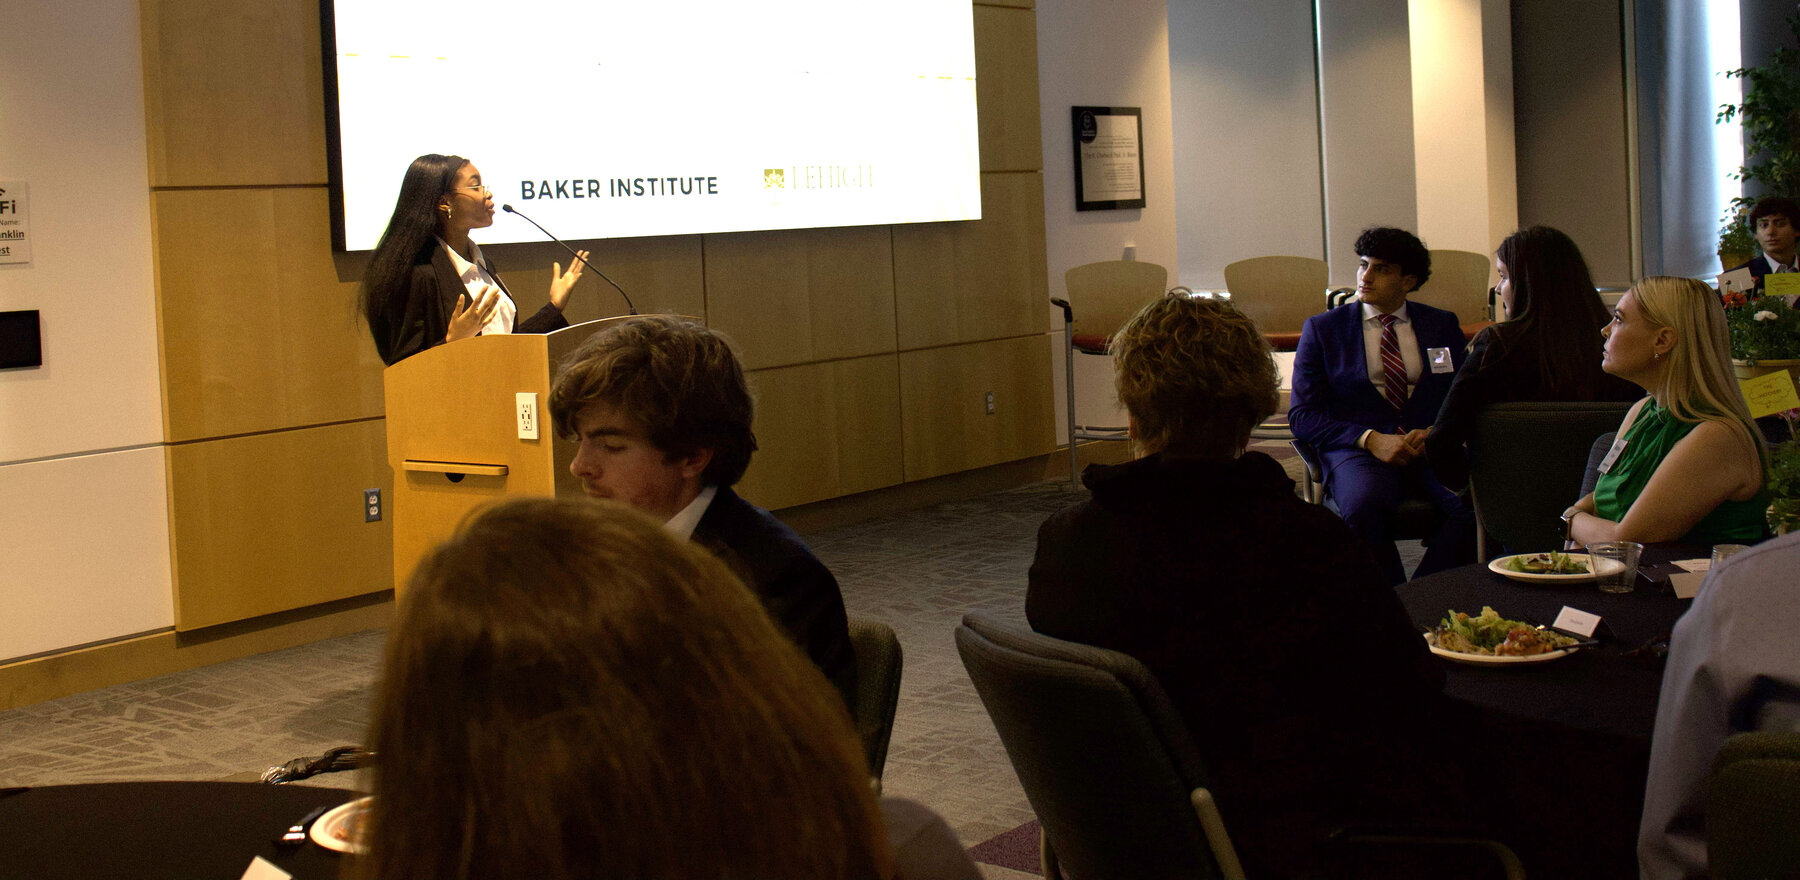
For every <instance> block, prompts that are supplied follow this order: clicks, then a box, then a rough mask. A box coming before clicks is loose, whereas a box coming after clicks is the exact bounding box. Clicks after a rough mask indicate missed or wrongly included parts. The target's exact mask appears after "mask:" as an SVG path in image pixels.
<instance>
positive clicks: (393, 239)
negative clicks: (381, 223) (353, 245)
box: [362, 153, 469, 328]
mask: <svg viewBox="0 0 1800 880" xmlns="http://www.w3.org/2000/svg"><path fill="white" fill-rule="evenodd" d="M467 164H469V160H467V159H464V158H463V157H461V156H444V155H440V154H438V153H426V154H425V155H423V156H420V157H419V158H417V159H414V160H412V164H411V165H409V166H407V168H406V177H405V178H403V179H402V180H401V181H400V197H399V198H397V199H395V200H394V214H393V216H391V217H389V218H388V223H387V229H385V230H383V231H382V233H381V242H380V243H378V244H376V245H375V252H374V253H373V254H371V255H370V256H369V268H368V269H366V270H364V271H363V281H362V313H363V317H364V318H366V319H367V320H368V322H369V326H370V327H371V328H379V327H382V326H384V322H385V321H386V318H385V317H384V316H385V315H387V313H388V309H389V305H388V304H389V303H390V302H391V301H392V300H393V298H394V297H396V296H405V295H406V289H407V283H408V278H409V276H410V275H411V273H412V267H413V265H414V264H415V263H417V262H419V258H420V256H421V255H422V254H424V253H425V252H426V251H428V250H430V249H431V247H432V245H433V244H435V243H436V241H435V238H436V236H437V235H438V233H439V231H440V230H442V229H443V225H444V220H443V217H442V216H441V215H440V214H439V212H438V203H439V202H440V201H442V200H443V198H444V195H445V194H446V193H448V192H450V185H451V184H452V183H455V182H456V172H458V171H461V170H462V167H463V166H464V165H467Z"/></svg>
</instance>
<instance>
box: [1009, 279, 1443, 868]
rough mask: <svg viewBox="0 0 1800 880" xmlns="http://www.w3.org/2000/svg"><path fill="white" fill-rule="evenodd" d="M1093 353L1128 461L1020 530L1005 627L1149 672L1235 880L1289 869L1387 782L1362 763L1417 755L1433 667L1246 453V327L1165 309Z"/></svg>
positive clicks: (1261, 361)
mask: <svg viewBox="0 0 1800 880" xmlns="http://www.w3.org/2000/svg"><path fill="white" fill-rule="evenodd" d="M1112 355H1113V359H1114V362H1115V364H1116V365H1117V368H1118V392H1119V399H1120V401H1121V402H1123V403H1124V405H1125V410H1126V413H1127V415H1128V417H1129V419H1130V422H1129V424H1130V431H1131V437H1132V440H1133V447H1134V452H1135V454H1136V456H1137V457H1136V459H1135V460H1133V461H1131V462H1129V463H1126V464H1122V465H1117V466H1102V465H1094V466H1091V467H1089V468H1088V469H1087V471H1086V473H1085V474H1084V476H1083V481H1084V482H1085V483H1086V484H1087V486H1088V488H1089V489H1091V490H1092V491H1093V497H1092V498H1090V499H1088V500H1086V501H1082V502H1080V503H1078V504H1076V505H1075V506H1073V507H1071V508H1069V509H1068V510H1065V511H1062V512H1061V513H1058V514H1056V515H1055V516H1053V517H1051V518H1050V519H1049V520H1048V521H1046V522H1045V523H1044V524H1043V525H1042V527H1040V528H1039V529H1038V543H1037V556H1036V559H1035V560H1034V561H1033V562H1032V565H1031V573H1030V579H1029V583H1028V586H1027V588H1026V593H1025V614H1026V617H1027V619H1028V620H1029V621H1030V623H1031V626H1032V627H1033V628H1034V629H1036V630H1037V631H1039V632H1042V633H1044V634H1046V635H1050V636H1055V637H1057V638H1062V639H1067V640H1070V641H1074V642H1081V643H1084V644H1089V645H1097V646H1099V647H1103V648H1110V649H1113V650H1116V651H1122V652H1124V653H1126V654H1130V655H1131V656H1133V657H1136V658H1137V659H1139V660H1141V661H1143V663H1144V664H1145V665H1146V666H1148V667H1149V668H1150V671H1151V672H1152V673H1154V674H1155V676H1156V678H1157V680H1158V681H1159V682H1160V683H1161V684H1162V686H1163V689H1164V690H1165V691H1167V692H1168V694H1169V696H1170V697H1171V699H1172V700H1173V701H1174V704H1175V708H1176V709H1177V710H1178V711H1179V712H1180V714H1181V716H1182V718H1183V719H1184V720H1185V721H1186V722H1187V725H1188V730H1189V732H1190V733H1192V734H1193V735H1194V738H1195V740H1196V742H1197V744H1198V745H1199V746H1200V750H1201V754H1202V757H1203V758H1204V759H1205V761H1206V766H1207V769H1208V771H1209V772H1211V773H1212V774H1213V776H1214V781H1215V785H1214V791H1215V793H1216V794H1217V796H1218V798H1219V804H1220V809H1221V810H1222V811H1223V812H1224V813H1225V815H1226V816H1229V817H1231V818H1230V819H1229V821H1230V823H1231V834H1232V837H1233V839H1234V840H1236V841H1237V842H1238V843H1239V845H1240V852H1241V853H1242V854H1243V856H1244V864H1245V866H1246V869H1247V870H1248V871H1249V873H1250V876H1265V875H1271V874H1277V873H1283V872H1286V871H1288V870H1289V869H1292V868H1295V867H1296V863H1295V861H1294V860H1295V859H1304V858H1307V857H1308V855H1309V854H1308V853H1307V852H1306V847H1304V846H1301V845H1298V843H1297V842H1298V841H1303V840H1304V839H1305V834H1304V831H1305V830H1306V829H1307V828H1311V827H1314V826H1315V825H1319V824H1326V823H1327V817H1329V816H1331V815H1333V814H1334V813H1335V812H1336V811H1337V810H1338V809H1340V808H1344V807H1348V806H1350V805H1353V804H1361V803H1365V802H1366V800H1367V797H1368V796H1371V793H1370V792H1366V791H1364V790H1362V789H1360V788H1359V785H1360V784H1361V783H1362V782H1365V781H1367V780H1369V779H1373V778H1377V777H1380V778H1383V779H1384V784H1391V782H1392V777H1393V776H1394V775H1395V774H1394V773H1390V772H1386V771H1385V769H1384V770H1371V769H1370V768H1371V766H1373V765H1371V764H1370V762H1371V761H1373V762H1378V763H1379V762H1382V761H1386V760H1389V759H1391V758H1392V756H1395V755H1401V754H1419V753H1420V750H1419V749H1414V748H1410V747H1408V746H1405V745H1402V743H1407V742H1410V734H1409V733H1408V731H1407V730H1406V727H1407V725H1409V724H1411V725H1412V729H1413V730H1415V731H1417V730H1424V729H1427V728H1429V727H1430V725H1428V724H1415V723H1414V720H1415V719H1417V718H1418V716H1419V713H1420V712H1422V711H1424V707H1425V706H1426V705H1427V704H1428V703H1429V702H1430V700H1431V698H1432V697H1433V696H1434V695H1435V694H1436V693H1437V692H1438V691H1439V690H1440V689H1441V688H1442V686H1443V671H1442V670H1441V669H1440V668H1438V666H1437V665H1436V663H1435V661H1434V659H1433V658H1432V657H1431V655H1430V654H1429V653H1428V652H1427V651H1426V648H1425V644H1424V642H1423V641H1422V640H1421V639H1420V638H1419V637H1418V634H1417V633H1416V632H1414V630H1413V627H1412V624H1411V622H1410V621H1409V620H1408V619H1407V616H1406V612H1405V610H1404V609H1403V608H1402V607H1401V605H1400V600H1399V598H1398V597H1397V596H1396V595H1395V593H1394V591H1393V590H1392V589H1391V588H1390V587H1389V586H1388V583H1387V580H1386V578H1385V577H1383V576H1382V573H1381V570H1380V569H1379V568H1377V567H1376V564H1375V561H1374V559H1373V558H1372V557H1371V556H1370V555H1369V551H1368V550H1367V548H1365V547H1364V546H1363V544H1362V542H1361V541H1359V540H1358V539H1357V538H1356V536H1355V535H1353V534H1352V533H1351V532H1350V529H1349V528H1348V527H1347V526H1345V525H1344V523H1343V521H1342V520H1340V519H1338V518H1337V516H1335V515H1333V514H1332V513H1331V512H1330V511H1328V510H1326V509H1325V508H1323V507H1320V506H1318V505H1314V504H1308V503H1306V502H1304V501H1302V500H1301V499H1300V498H1299V497H1298V496H1297V495H1296V494H1295V492H1294V481H1293V480H1291V479H1289V478H1288V476H1287V474H1286V473H1285V472H1284V471H1283V470H1282V467H1281V465H1280V464H1278V463H1276V462H1275V461H1274V460H1273V459H1271V458H1270V457H1269V456H1267V455H1265V454H1263V453H1261V452H1255V451H1250V450H1248V449H1247V445H1248V442H1249V439H1250V431H1251V429H1252V428H1253V427H1255V426H1256V424H1257V423H1258V422H1260V421H1262V420H1263V419H1264V418H1266V417H1267V416H1268V415H1269V414H1270V413H1272V412H1274V411H1275V408H1276V406H1277V403H1278V396H1277V387H1278V384H1277V383H1278V379H1277V375H1276V371H1275V365H1274V362H1273V359H1272V357H1271V355H1270V352H1269V347H1268V345H1267V343H1265V342H1264V341H1263V337H1262V334H1261V333H1260V332H1259V331H1258V330H1257V328H1256V325H1255V323H1254V322H1252V321H1251V320H1250V318H1248V317H1247V316H1245V315H1244V314H1243V313H1242V312H1239V311H1238V310H1237V309H1236V308H1234V307H1233V306H1231V305H1230V304H1229V303H1226V302H1223V301H1218V300H1212V299H1204V298H1191V297H1188V296H1184V295H1178V294H1175V295H1169V296H1166V297H1163V298H1160V299H1158V300H1156V301H1154V302H1152V303H1150V304H1149V305H1146V306H1145V307H1144V308H1143V309H1142V310H1140V311H1139V312H1138V313H1137V314H1136V315H1134V316H1132V317H1131V319H1130V320H1128V321H1127V322H1126V323H1125V325H1124V326H1123V327H1121V328H1120V329H1119V331H1118V333H1117V334H1116V335H1115V336H1114V337H1113V341H1112ZM1345 638H1348V639H1350V640H1352V641H1353V642H1354V644H1355V650H1349V651H1346V650H1344V639H1345ZM1326 730H1329V731H1331V733H1330V735H1328V736H1327V735H1322V734H1321V732H1322V731H1326ZM1351 768H1356V769H1355V770H1351ZM1396 772H1397V771H1396ZM1296 832H1301V833H1296Z"/></svg>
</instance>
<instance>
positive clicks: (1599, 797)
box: [1397, 545, 1707, 878]
mask: <svg viewBox="0 0 1800 880" xmlns="http://www.w3.org/2000/svg"><path fill="white" fill-rule="evenodd" d="M1706 555H1707V550H1706V549H1705V548H1693V547H1681V546H1677V545H1651V546H1649V547H1646V548H1645V550H1644V561H1643V563H1642V568H1643V569H1644V570H1645V571H1646V572H1648V573H1650V574H1652V575H1653V576H1658V577H1660V578H1661V580H1660V581H1658V582H1656V583H1654V584H1653V583H1651V582H1649V581H1648V580H1647V579H1644V578H1640V579H1639V582H1638V586H1637V589H1636V590H1635V591H1633V592H1631V593H1625V594H1608V593H1602V592H1600V591H1599V589H1598V588H1596V587H1595V586H1594V584H1593V583H1591V582H1589V583H1580V584H1554V585H1545V584H1539V583H1523V582H1519V581H1514V580H1511V579H1509V578H1506V577H1505V576H1503V575H1500V574H1496V573H1494V572H1492V571H1490V570H1488V568H1487V566H1485V565H1469V566H1464V567H1462V568H1457V569H1452V570H1450V571H1446V572H1440V573H1438V574H1434V575H1429V576H1426V577H1423V578H1419V579H1418V580H1414V581H1411V582H1409V583H1406V584H1403V585H1401V586H1400V587H1398V588H1397V590H1398V593H1399V596H1400V600H1401V602H1402V604H1404V605H1405V606H1406V610H1407V613H1408V614H1409V615H1410V616H1411V617H1412V620H1413V622H1414V623H1415V624H1417V625H1418V626H1419V628H1420V629H1421V631H1423V630H1425V629H1428V628H1430V627H1432V626H1434V625H1436V624H1437V623H1438V622H1439V621H1440V620H1442V619H1443V618H1444V616H1445V615H1446V613H1447V612H1450V611H1463V612H1467V613H1468V614H1470V615H1474V614H1478V613H1480V611H1481V609H1482V606H1491V607H1492V608H1493V609H1494V610H1495V611H1497V612H1499V613H1500V615H1501V616H1502V617H1507V618H1511V619H1515V620H1518V619H1524V620H1529V621H1531V622H1534V623H1540V624H1546V625H1548V624H1552V623H1553V622H1554V621H1555V620H1556V618H1557V615H1558V614H1559V612H1561V610H1562V609H1563V607H1564V606H1567V607H1571V608H1575V609H1578V610H1581V611H1587V612H1590V613H1593V614H1597V615H1599V616H1600V618H1601V620H1602V626H1601V629H1600V630H1599V632H1598V635H1599V637H1600V638H1601V645H1600V646H1599V647H1597V648H1591V649H1583V650H1579V651H1576V652H1574V653H1573V654H1570V655H1568V656H1565V657H1563V658H1561V659H1558V660H1551V661H1546V662H1542V663H1529V664H1509V665H1504V666H1472V665H1467V664H1462V663H1453V662H1450V661H1448V660H1445V661H1444V663H1445V666H1446V670H1445V671H1446V676H1447V680H1446V682H1445V686H1444V693H1445V695H1446V696H1448V697H1449V698H1450V703H1451V704H1452V706H1453V708H1454V709H1455V710H1456V712H1457V717H1458V723H1457V724H1456V730H1454V731H1452V732H1451V736H1452V738H1453V740H1454V742H1455V743H1456V746H1455V748H1456V754H1457V755H1458V757H1459V761H1461V762H1462V763H1464V764H1465V766H1468V767H1475V768H1479V770H1477V771H1476V772H1473V773H1472V774H1471V775H1472V777H1474V778H1479V779H1484V780H1487V782H1488V783H1489V784H1491V785H1492V786H1493V788H1492V790H1489V791H1484V792H1482V793H1481V796H1482V797H1484V798H1487V799H1488V802H1489V803H1490V804H1491V805H1496V809H1497V811H1498V812H1499V813H1501V814H1504V816H1505V817H1506V819H1507V821H1508V822H1510V823H1513V824H1511V825H1510V826H1509V827H1510V828H1511V829H1512V831H1513V833H1512V834H1511V835H1509V836H1508V837H1509V839H1507V840H1506V842H1507V843H1509V844H1511V845H1513V846H1514V848H1515V849H1518V850H1520V856H1521V858H1522V859H1523V860H1524V862H1525V869H1526V871H1527V872H1528V873H1529V874H1530V876H1532V877H1584V878H1585V877H1592V878H1606V877H1618V878H1634V877H1636V876H1637V875H1638V871H1637V856H1636V845H1637V826H1638V819H1639V816H1640V814H1641V813H1642V812H1643V805H1644V781H1645V777H1646V774H1647V772H1648V768H1649V762H1650V735H1651V732H1652V731H1653V730H1654V728H1655V726H1656V703H1657V697H1658V695H1659V693H1660V691H1661V688H1662V663H1661V662H1660V659H1658V658H1656V657H1653V656H1649V654H1650V652H1648V651H1636V654H1635V655H1634V654H1633V652H1634V650H1635V649H1639V648H1641V647H1642V646H1644V645H1646V644H1647V643H1651V642H1653V641H1657V640H1660V639H1666V638H1667V636H1668V634H1669V632H1670V631H1671V630H1673V629H1674V626H1675V621H1676V620H1677V619H1678V618H1680V617H1681V615H1682V613H1683V612H1684V611H1686V610H1687V607H1688V606H1689V605H1690V604H1692V600H1688V599H1678V598H1676V597H1675V595H1674V594H1673V593H1672V592H1670V591H1669V588H1668V585H1667V580H1666V579H1667V574H1668V572H1669V571H1673V570H1675V569H1674V568H1673V567H1672V566H1670V565H1669V564H1668V563H1669V562H1670V561H1671V560H1675V559H1691V558H1696V557H1699V558H1705V557H1706Z"/></svg>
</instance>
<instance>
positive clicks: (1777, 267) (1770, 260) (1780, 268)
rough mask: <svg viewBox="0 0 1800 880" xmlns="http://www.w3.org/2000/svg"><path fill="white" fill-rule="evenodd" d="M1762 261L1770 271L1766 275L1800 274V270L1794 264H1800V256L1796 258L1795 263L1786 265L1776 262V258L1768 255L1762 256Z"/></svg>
mask: <svg viewBox="0 0 1800 880" xmlns="http://www.w3.org/2000/svg"><path fill="white" fill-rule="evenodd" d="M1762 261H1763V265H1764V266H1767V267H1768V271H1767V273H1765V274H1774V273H1776V272H1800V268H1797V267H1796V266H1795V265H1794V263H1800V255H1797V256H1796V257H1795V259H1794V263H1789V264H1786V265H1783V264H1781V263H1777V262H1775V258H1774V257H1771V256H1769V255H1768V254H1763V255H1762Z"/></svg>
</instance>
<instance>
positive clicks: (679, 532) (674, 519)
mask: <svg viewBox="0 0 1800 880" xmlns="http://www.w3.org/2000/svg"><path fill="white" fill-rule="evenodd" d="M717 494H719V487H718V486H707V487H706V488H704V489H701V490H700V494H698V495H695V496H694V500H692V501H689V502H688V506H686V507H683V508H682V509H681V512H680V513H677V514H675V515H674V516H671V517H669V521H668V522H666V523H663V528H666V529H668V530H669V533H670V534H673V535H674V536H675V537H677V538H680V539H681V540H683V541H687V540H690V539H692V538H693V537H694V529H695V528H696V527H698V526H699V525H700V518H701V517H703V516H705V515H706V509H707V508H708V507H711V506H712V500H713V496H714V495H717Z"/></svg>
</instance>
